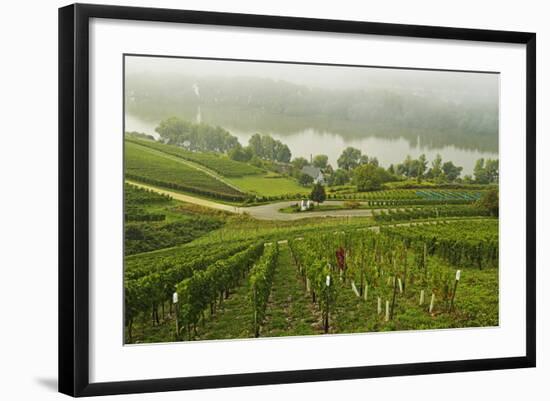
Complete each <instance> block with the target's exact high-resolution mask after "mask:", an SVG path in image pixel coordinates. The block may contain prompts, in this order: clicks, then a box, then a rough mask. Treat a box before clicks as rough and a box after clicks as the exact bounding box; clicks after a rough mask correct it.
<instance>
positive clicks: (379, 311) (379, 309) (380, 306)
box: [376, 297, 382, 314]
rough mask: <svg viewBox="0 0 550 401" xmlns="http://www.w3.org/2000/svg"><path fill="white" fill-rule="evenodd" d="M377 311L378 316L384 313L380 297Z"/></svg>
mask: <svg viewBox="0 0 550 401" xmlns="http://www.w3.org/2000/svg"><path fill="white" fill-rule="evenodd" d="M376 311H377V312H378V314H381V313H382V300H381V299H380V297H378V305H377V308H376Z"/></svg>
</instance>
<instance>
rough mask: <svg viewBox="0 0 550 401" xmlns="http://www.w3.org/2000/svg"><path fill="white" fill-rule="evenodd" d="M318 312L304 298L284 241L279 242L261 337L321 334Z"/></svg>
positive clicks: (302, 289) (301, 286)
mask: <svg viewBox="0 0 550 401" xmlns="http://www.w3.org/2000/svg"><path fill="white" fill-rule="evenodd" d="M320 320H321V319H320V316H318V313H317V312H316V311H315V310H314V308H313V306H312V304H311V302H310V300H309V299H308V298H307V295H306V292H305V290H304V286H303V284H302V282H301V281H300V278H299V275H298V271H297V269H296V267H295V266H294V263H293V262H292V256H291V255H290V248H289V247H288V245H287V244H280V245H279V259H278V261H277V268H276V270H275V276H274V277H273V284H272V286H271V295H270V300H269V303H268V305H267V310H266V320H265V323H264V325H263V326H262V329H261V334H260V335H261V337H278V336H299V335H312V334H320V333H321V331H320Z"/></svg>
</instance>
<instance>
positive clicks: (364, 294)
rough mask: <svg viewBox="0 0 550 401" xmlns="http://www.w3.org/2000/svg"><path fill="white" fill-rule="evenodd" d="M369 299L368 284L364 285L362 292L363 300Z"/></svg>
mask: <svg viewBox="0 0 550 401" xmlns="http://www.w3.org/2000/svg"><path fill="white" fill-rule="evenodd" d="M368 297H369V283H365V291H364V292H363V298H364V299H365V301H366V300H367V298H368Z"/></svg>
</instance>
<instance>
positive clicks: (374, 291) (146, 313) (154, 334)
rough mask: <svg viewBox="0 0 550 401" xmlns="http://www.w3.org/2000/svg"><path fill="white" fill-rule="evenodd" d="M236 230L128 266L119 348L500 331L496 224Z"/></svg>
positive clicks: (147, 255)
mask: <svg viewBox="0 0 550 401" xmlns="http://www.w3.org/2000/svg"><path fill="white" fill-rule="evenodd" d="M242 224H243V223H241V226H239V227H240V229H239V230H238V231H236V230H234V229H231V228H227V229H223V230H222V231H220V233H221V232H225V234H223V238H222V237H220V236H218V235H217V234H216V233H215V232H213V233H212V234H213V235H209V236H207V237H204V239H201V240H198V241H194V242H192V243H190V244H188V245H184V246H181V247H176V248H173V249H165V250H160V251H156V252H152V253H145V254H141V255H136V256H132V257H128V258H127V259H126V272H125V287H126V301H125V302H126V308H125V311H126V340H127V342H162V341H174V340H179V341H189V340H200V339H222V338H253V337H258V336H260V337H263V336H293V335H302V334H323V333H352V332H369V331H386V330H411V329H414V330H419V329H434V328H453V327H480V326H494V325H498V322H499V318H498V221H497V220H495V219H482V220H465V221H453V222H452V223H446V222H445V221H439V222H437V223H434V222H432V223H431V224H422V225H420V223H419V224H417V225H403V224H402V225H399V226H397V225H388V226H382V227H380V228H379V229H376V228H377V227H372V229H371V228H369V226H368V225H366V226H365V225H361V224H357V225H355V226H354V225H346V224H343V223H339V224H340V225H337V224H336V223H333V224H332V225H329V224H327V225H323V226H317V228H316V226H315V225H313V226H312V227H311V229H309V228H307V227H303V228H294V227H291V226H288V228H282V227H281V228H270V229H265V230H264V231H258V230H257V229H251V230H250V231H247V230H246V229H245V226H246V224H244V225H242ZM232 230H233V231H232ZM232 232H233V234H231V233H232ZM214 234H216V235H214ZM220 235H221V234H220ZM138 256H140V257H138ZM174 292H175V293H176V294H177V296H176V295H174ZM174 301H176V302H174Z"/></svg>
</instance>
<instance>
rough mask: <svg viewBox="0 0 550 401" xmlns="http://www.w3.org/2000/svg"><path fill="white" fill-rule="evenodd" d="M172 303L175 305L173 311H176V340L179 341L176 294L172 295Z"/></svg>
mask: <svg viewBox="0 0 550 401" xmlns="http://www.w3.org/2000/svg"><path fill="white" fill-rule="evenodd" d="M172 303H173V304H174V305H176V307H175V309H176V311H175V315H176V319H175V321H176V340H179V334H180V328H179V324H178V306H177V304H178V293H177V292H174V293H173V294H172Z"/></svg>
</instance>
